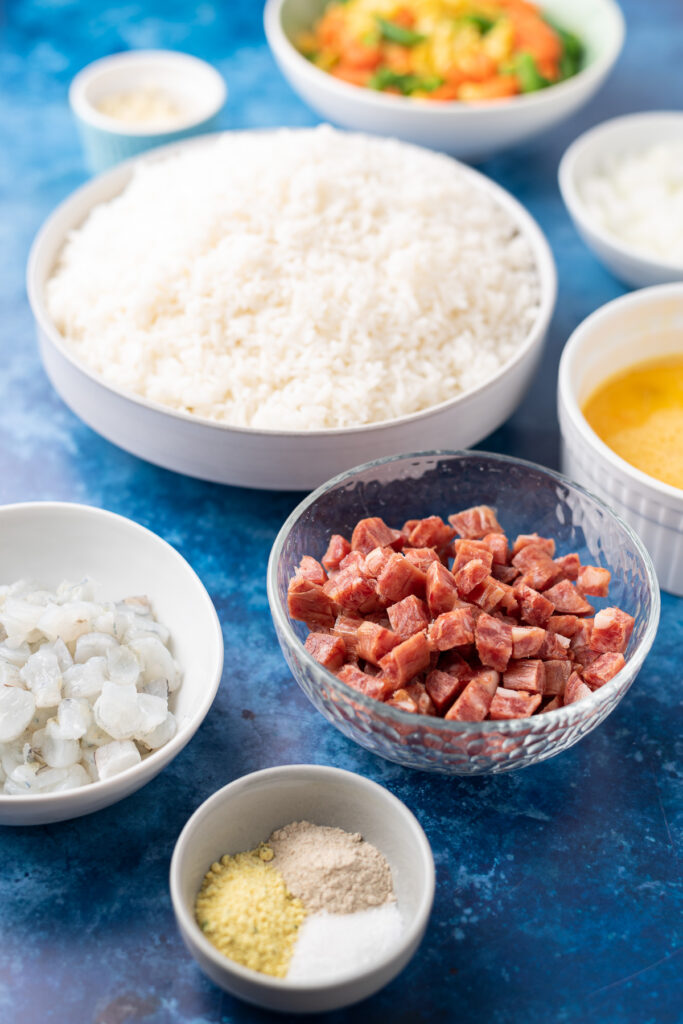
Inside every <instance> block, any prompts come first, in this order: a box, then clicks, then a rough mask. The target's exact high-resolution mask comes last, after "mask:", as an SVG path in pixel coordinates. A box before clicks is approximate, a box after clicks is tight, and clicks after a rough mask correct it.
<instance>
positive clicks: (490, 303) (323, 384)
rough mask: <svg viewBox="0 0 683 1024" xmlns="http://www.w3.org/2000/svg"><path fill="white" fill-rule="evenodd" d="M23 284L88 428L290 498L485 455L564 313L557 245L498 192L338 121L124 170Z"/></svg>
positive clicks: (56, 377) (79, 195) (199, 143)
mask: <svg viewBox="0 0 683 1024" xmlns="http://www.w3.org/2000/svg"><path fill="white" fill-rule="evenodd" d="M27 276H28V292H29V297H30V301H31V306H32V309H33V313H34V316H35V319H36V322H37V326H38V339H39V343H40V349H41V354H42V358H43V362H44V364H45V368H46V370H47V372H48V374H49V376H50V378H51V380H52V382H53V384H54V385H55V387H56V389H57V391H58V392H59V393H60V395H61V396H62V398H63V399H64V400H65V401H66V403H67V404H68V405H69V406H70V407H71V408H72V409H73V410H74V411H75V412H76V413H77V415H79V416H80V417H81V418H82V419H83V420H84V421H85V422H86V423H87V424H88V425H89V426H91V427H93V428H94V429H95V430H97V431H98V432H99V433H101V434H102V435H103V436H104V437H106V438H107V439H109V440H111V441H113V442H114V443H115V444H118V445H119V446H120V447H122V448H125V449H126V450H128V451H130V452H132V453H133V454H135V455H138V456H141V457H142V458H145V459H148V460H149V461H151V462H154V463H157V464H159V465H162V466H164V467H166V468H169V469H174V470H176V471H179V472H182V473H187V474H189V475H191V476H196V477H200V478H202V479H207V480H213V481H216V482H219V483H228V484H236V485H241V486H247V487H258V488H272V489H281V490H282V489H291V490H298V489H311V488H313V487H315V486H317V485H319V484H320V483H321V482H322V481H324V480H327V479H328V478H329V477H330V476H331V475H334V474H335V473H338V472H341V471H343V470H345V469H348V468H350V467H351V466H353V465H356V464H358V463H361V462H365V461H367V460H368V459H369V458H377V457H381V456H385V455H392V454H397V453H400V452H402V451H405V450H413V449H417V448H435V447H443V446H448V447H467V446H469V445H472V444H475V443H477V442H478V441H480V440H481V439H482V438H483V437H485V436H486V435H488V434H489V433H491V432H492V431H493V430H495V429H496V428H497V427H498V426H499V425H500V424H501V423H502V422H503V421H504V420H505V419H506V418H507V417H508V416H509V415H510V414H511V413H512V412H513V411H514V409H515V408H516V406H517V405H518V403H519V401H520V400H521V398H522V396H523V394H524V392H525V390H526V388H527V386H528V384H529V382H530V379H531V376H532V374H533V372H534V370H535V368H536V365H537V363H538V360H539V358H540V354H541V350H542V346H543V342H544V339H545V334H546V331H547V328H548V324H549V321H550V317H551V315H552V311H553V308H554V305H555V296H556V274H555V266H554V262H553V257H552V254H551V252H550V249H549V247H548V244H547V241H546V239H545V237H544V236H543V234H542V232H541V231H540V229H539V227H538V225H537V224H536V222H535V221H534V220H533V219H532V218H531V217H530V216H529V214H528V213H527V212H526V210H524V208H523V207H522V206H521V205H520V204H519V203H518V202H517V201H516V200H515V199H513V198H512V196H510V195H509V194H508V193H507V192H505V191H504V190H503V189H501V188H500V187H499V186H498V185H496V184H494V183H493V182H492V181H490V180H489V179H488V178H486V177H484V176H483V175H481V174H478V173H477V172H476V171H473V170H471V169H470V168H468V167H464V166H463V165H461V164H458V163H456V162H455V161H453V160H451V159H450V158H449V157H445V156H442V155H440V154H435V153H431V152H429V151H426V150H421V149H418V148H416V147H414V146H408V145H406V144H405V143H400V142H396V141H395V140H389V139H376V138H371V137H369V136H360V135H349V134H347V133H343V132H337V131H335V130H334V129H332V128H329V127H328V126H322V127H319V128H316V129H313V130H287V129H284V130H280V131H276V132H239V133H228V132H226V133H221V134H217V135H213V136H209V137H206V138H204V139H201V140H192V141H189V142H185V143H180V144H178V145H177V146H172V147H167V148H164V149H161V150H157V151H155V152H154V153H153V154H148V155H147V156H145V157H142V158H139V159H136V160H133V161H129V162H128V163H126V164H122V165H120V166H119V167H116V168H114V169H112V170H111V171H109V172H107V173H106V174H104V175H102V176H100V177H99V178H96V179H95V180H94V181H93V182H91V183H90V184H88V185H85V186H84V187H83V188H81V189H79V190H78V191H77V192H75V193H74V194H73V195H72V196H71V197H70V198H68V199H67V200H66V201H65V202H64V203H63V204H62V205H61V206H60V207H58V208H57V210H56V211H55V212H54V213H53V215H52V216H51V217H50V218H49V220H48V221H47V222H46V224H45V225H44V227H43V228H42V230H41V232H40V233H39V235H38V237H37V239H36V241H35V243H34V246H33V250H32V253H31V256H30V259H29V266H28V275H27Z"/></svg>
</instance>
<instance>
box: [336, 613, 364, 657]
mask: <svg viewBox="0 0 683 1024" xmlns="http://www.w3.org/2000/svg"><path fill="white" fill-rule="evenodd" d="M363 621H364V620H363V619H361V618H360V617H359V616H357V615H344V614H343V613H342V614H341V615H338V616H337V618H336V620H335V623H334V625H333V626H332V633H333V634H334V636H338V637H341V639H342V640H343V641H344V645H345V647H346V650H347V651H348V653H349V654H354V655H357V654H358V627H359V626H361V625H362V624H363Z"/></svg>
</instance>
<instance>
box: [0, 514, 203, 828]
mask: <svg viewBox="0 0 683 1024" xmlns="http://www.w3.org/2000/svg"><path fill="white" fill-rule="evenodd" d="M222 666H223V637H222V633H221V626H220V622H219V621H218V616H217V614H216V611H215V609H214V606H213V603H212V601H211V598H210V597H209V595H208V593H207V592H206V590H205V588H204V586H203V584H202V582H201V580H200V579H199V577H198V576H197V575H196V573H195V572H194V570H193V569H192V568H191V567H190V565H189V564H188V563H187V562H186V561H185V559H184V558H183V557H182V555H180V554H179V553H178V552H177V551H176V550H175V549H174V548H172V547H171V545H170V544H167V543H166V541H164V540H162V539H161V537H158V536H156V535H155V534H154V533H152V532H151V531H150V530H147V529H145V528H144V527H143V526H140V525H138V524H137V523H135V522H133V521H132V520H130V519H125V518H124V517H123V516H119V515H115V514H114V513H112V512H106V511H103V510H102V509H99V508H90V507H88V506H85V505H76V504H67V503H63V502H27V503H22V504H16V505H5V506H3V507H2V508H0V824H2V825H36V824H41V825H42V824H46V823H48V822H53V821H63V820H65V819H67V818H77V817H80V816H81V815H83V814H89V813H91V812H92V811H97V810H99V809H100V808H102V807H107V806H109V805H110V804H113V803H115V802H116V801H118V800H121V799H123V797H126V796H128V795H129V794H130V793H133V792H135V790H137V789H139V788H140V787H141V786H143V785H145V783H147V782H149V781H150V780H151V779H153V778H154V776H155V775H157V774H158V773H159V772H160V771H161V770H162V769H163V768H165V767H166V766H167V765H168V764H169V763H170V762H171V761H172V760H173V758H174V757H175V756H176V755H177V754H178V753H179V752H180V751H181V750H182V749H183V747H184V746H185V745H186V744H187V743H188V742H189V741H190V740H191V738H192V737H193V735H194V734H195V732H196V731H197V729H198V728H199V726H200V725H201V723H202V721H203V720H204V718H205V716H206V715H207V713H208V711H209V708H210V707H211V704H212V703H213V699H214V697H215V695H216V691H217V689H218V684H219V682H220V678H221V670H222Z"/></svg>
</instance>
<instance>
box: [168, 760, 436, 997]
mask: <svg viewBox="0 0 683 1024" xmlns="http://www.w3.org/2000/svg"><path fill="white" fill-rule="evenodd" d="M287 775H291V776H292V777H293V781H295V780H296V777H297V776H298V777H299V778H301V779H306V778H317V780H319V781H321V782H322V784H323V785H325V782H326V780H330V781H331V780H333V779H336V780H338V781H339V780H340V781H342V783H343V784H344V785H346V786H348V787H350V788H355V789H356V790H358V791H362V792H364V793H371V794H372V795H373V796H374V797H376V798H379V799H381V800H384V801H385V802H386V803H387V805H388V808H389V809H390V811H389V813H390V814H391V815H392V817H393V818H394V819H395V820H396V821H398V820H399V819H400V820H401V821H402V823H403V825H404V826H405V829H406V830H409V831H410V832H411V833H412V834H413V836H414V838H415V841H416V843H417V845H418V847H419V849H420V852H421V855H422V861H423V865H422V866H423V869H424V870H423V871H422V872H421V876H420V877H422V878H423V880H424V892H423V895H422V898H421V899H420V902H419V904H418V907H417V909H416V911H415V915H414V920H413V922H412V923H411V924H410V926H409V927H408V928H406V929H405V930H404V931H402V932H401V935H400V938H399V940H398V941H397V943H396V944H395V946H394V947H393V948H391V949H389V950H388V951H387V952H386V953H385V954H384V955H383V956H382V957H381V958H380V959H378V960H375V961H373V962H372V963H370V965H369V966H367V967H365V968H363V969H361V970H349V971H345V972H344V973H342V974H339V975H336V976H335V977H333V978H331V979H330V980H328V981H322V982H320V981H293V980H292V981H288V980H287V978H275V977H273V976H272V975H268V974H261V973H260V972H259V971H255V970H252V969H251V968H249V967H244V966H243V965H242V964H239V963H237V961H235V960H231V959H230V958H229V957H227V956H225V955H224V954H223V953H221V952H219V950H217V949H216V947H215V946H214V945H213V944H212V943H211V942H209V940H208V939H207V938H206V936H205V935H204V934H203V932H202V931H201V929H200V928H199V926H198V925H197V922H196V921H195V919H194V916H193V914H192V913H191V912H190V911H188V909H187V907H186V906H185V902H184V900H183V897H182V886H183V878H184V875H183V874H182V873H181V867H180V862H181V858H182V857H183V856H184V855H185V851H186V849H187V847H188V846H189V844H190V842H191V840H192V837H193V835H194V834H195V832H196V831H197V829H198V828H200V827H201V825H202V822H203V819H204V818H205V817H206V815H208V814H209V813H210V812H212V811H213V810H214V809H215V808H216V807H218V806H220V805H222V804H228V803H229V801H230V799H231V798H232V797H233V796H235V795H236V794H238V793H240V792H241V791H242V790H244V789H248V788H249V787H250V786H251V785H252V784H253V783H254V782H257V783H266V784H268V783H277V782H278V781H279V780H280V779H282V778H283V776H287ZM236 852H239V851H236ZM380 852H381V851H380ZM208 866H210V865H207V867H208ZM390 866H391V865H390ZM435 875H436V872H435V867H434V854H433V853H432V849H431V846H430V843H429V840H428V839H427V836H426V834H425V831H424V829H423V828H422V825H421V824H420V822H419V821H418V819H417V818H416V816H415V815H414V814H413V812H412V811H411V810H410V808H409V807H408V806H407V805H406V804H404V803H403V801H402V800H399V798H398V797H397V796H395V795H394V794H393V793H392V792H391V791H390V790H389V789H387V788H386V786H382V785H380V784H379V783H378V782H374V781H373V780H372V779H368V778H366V777H365V776H364V775H360V774H359V773H358V772H352V771H349V770H347V769H345V768H335V767H332V766H330V765H320V764H285V765H276V766H275V767H272V768H262V769H259V770H257V771H254V772H249V773H248V774H246V775H242V776H241V777H240V778H238V779H235V780H234V781H233V782H229V783H228V784H227V785H226V786H223V787H222V788H221V789H219V790H216V792H215V793H213V794H212V795H211V796H210V797H207V799H206V800H204V801H203V802H202V803H201V804H200V805H199V806H198V807H197V808H196V810H195V811H194V812H193V813H192V815H191V816H190V817H189V818H188V820H187V822H186V823H185V825H184V826H183V829H182V831H181V832H180V835H179V836H178V838H177V840H176V843H175V846H174V848H173V855H172V857H171V865H170V871H169V885H170V892H171V903H172V904H173V910H174V912H175V915H176V918H177V919H178V923H179V924H180V926H181V928H182V929H185V930H186V931H187V932H188V934H190V935H191V936H192V941H193V942H195V943H197V945H198V946H199V948H200V950H201V952H202V953H203V954H204V956H206V957H207V958H208V959H209V960H211V962H212V963H213V964H214V965H215V966H216V967H218V968H219V969H220V970H222V971H228V972H229V973H232V974H234V975H236V976H237V977H238V978H240V979H241V980H243V981H247V982H249V983H251V984H252V985H263V986H264V987H265V988H269V989H272V990H274V991H281V992H310V993H313V992H322V991H326V990H327V989H330V988H336V987H338V986H341V985H348V984H350V983H352V982H357V981H359V980H361V979H362V978H366V977H368V976H369V975H371V974H374V973H375V972H377V971H381V970H382V969H383V968H385V967H387V966H389V964H390V963H391V962H392V961H394V960H396V959H397V957H399V956H401V954H403V953H404V952H405V950H406V949H408V948H409V947H410V946H411V945H412V944H413V943H415V942H417V941H419V939H420V936H421V934H422V932H423V931H424V929H425V927H426V925H427V922H428V920H429V916H430V914H431V910H432V905H433V902H434V891H435V881H436V878H435ZM190 952H191V954H192V956H193V957H194V952H193V951H192V950H190ZM195 959H196V957H195Z"/></svg>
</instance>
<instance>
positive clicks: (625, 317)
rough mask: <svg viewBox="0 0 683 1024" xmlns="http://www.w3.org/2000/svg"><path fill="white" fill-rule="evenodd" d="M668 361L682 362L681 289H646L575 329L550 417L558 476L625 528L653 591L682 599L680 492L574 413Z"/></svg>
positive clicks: (682, 501)
mask: <svg viewBox="0 0 683 1024" xmlns="http://www.w3.org/2000/svg"><path fill="white" fill-rule="evenodd" d="M674 354H678V355H683V284H669V285H660V286H659V287H656V288H647V289H644V290H643V291H639V292H634V293H632V294H630V295H625V296H623V297H622V298H619V299H615V300H614V302H609V303H607V305H606V306H603V307H602V308H601V309H598V310H597V311H596V312H595V313H593V314H592V315H591V316H589V317H588V318H587V319H586V320H584V321H583V323H581V324H580V325H579V326H578V327H577V329H576V330H575V331H574V333H573V334H572V336H571V337H570V339H569V341H568V342H567V344H566V346H565V348H564V352H563V353H562V359H561V360H560V371H559V381H558V413H559V419H560V429H561V432H562V469H563V472H564V473H566V475H567V476H569V477H572V479H574V480H576V481H578V483H580V484H583V485H584V486H585V487H587V488H588V489H589V490H591V491H593V492H594V493H595V494H597V495H598V496H599V497H601V498H602V499H603V501H605V502H606V503H607V504H608V505H611V506H612V508H613V509H614V510H615V511H616V512H618V513H619V515H620V516H621V517H622V518H623V519H625V520H626V522H627V523H629V524H630V525H631V526H632V527H633V529H634V530H635V531H636V533H638V534H639V535H640V538H641V540H642V541H643V543H644V544H645V546H646V548H647V549H648V551H649V552H650V555H651V556H652V561H653V563H654V566H655V569H656V571H657V576H658V578H659V583H660V586H661V587H662V588H663V589H664V590H668V591H670V592H671V593H672V594H678V595H683V490H679V489H678V488H677V487H672V486H670V485H669V484H664V483H661V482H660V481H659V480H655V479H654V477H651V476H648V475H647V474H646V473H642V472H641V471H640V470H639V469H636V468H635V467H634V466H631V465H630V464H629V463H628V462H626V461H625V460H624V459H622V458H620V457H619V456H618V455H616V454H615V452H613V451H612V449H611V448H608V447H607V445H606V444H604V443H603V442H602V441H601V440H600V438H599V437H598V435H597V434H596V433H595V432H594V431H593V429H592V428H591V427H590V426H589V425H588V423H587V421H586V419H585V417H584V415H583V413H582V412H581V407H582V405H583V404H584V403H585V402H586V400H587V399H588V398H589V397H590V395H591V394H592V393H593V391H594V390H595V389H596V388H597V387H598V386H599V384H600V383H601V382H602V381H604V380H606V379H607V378H609V377H611V376H612V375H613V374H615V373H619V371H621V370H625V369H627V368H628V367H629V366H635V365H637V364H638V363H642V362H643V361H644V360H650V359H657V358H658V357H665V356H671V355H674ZM682 443H683V441H682Z"/></svg>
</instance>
